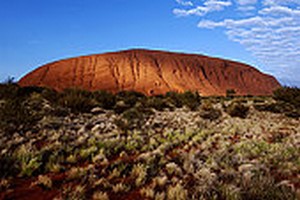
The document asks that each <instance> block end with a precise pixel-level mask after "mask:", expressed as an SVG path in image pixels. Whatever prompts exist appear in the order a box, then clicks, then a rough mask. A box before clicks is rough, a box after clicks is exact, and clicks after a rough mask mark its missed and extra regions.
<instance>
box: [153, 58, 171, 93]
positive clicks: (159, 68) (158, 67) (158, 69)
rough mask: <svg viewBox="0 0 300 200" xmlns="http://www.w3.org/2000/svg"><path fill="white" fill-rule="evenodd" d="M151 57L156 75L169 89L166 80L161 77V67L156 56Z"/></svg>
mask: <svg viewBox="0 0 300 200" xmlns="http://www.w3.org/2000/svg"><path fill="white" fill-rule="evenodd" d="M152 59H153V61H154V64H155V67H156V69H157V75H158V77H159V78H160V79H161V80H162V82H163V83H164V84H165V85H166V87H167V88H168V89H171V87H170V85H169V84H168V82H167V81H166V80H165V79H164V77H163V73H162V69H161V66H160V64H159V62H158V60H157V59H156V58H154V57H152Z"/></svg>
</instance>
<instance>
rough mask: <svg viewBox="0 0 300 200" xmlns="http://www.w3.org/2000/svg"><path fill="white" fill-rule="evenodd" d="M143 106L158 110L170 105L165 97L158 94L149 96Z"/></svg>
mask: <svg viewBox="0 0 300 200" xmlns="http://www.w3.org/2000/svg"><path fill="white" fill-rule="evenodd" d="M145 106H146V107H148V108H154V109H155V110H158V111H163V110H164V109H165V108H169V107H170V106H169V105H168V103H167V99H165V98H164V97H160V96H152V97H149V98H148V99H147V101H146V103H145Z"/></svg>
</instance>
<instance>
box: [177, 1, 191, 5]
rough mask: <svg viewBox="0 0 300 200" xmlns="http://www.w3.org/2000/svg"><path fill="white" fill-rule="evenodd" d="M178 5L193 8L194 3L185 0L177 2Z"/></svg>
mask: <svg viewBox="0 0 300 200" xmlns="http://www.w3.org/2000/svg"><path fill="white" fill-rule="evenodd" d="M176 2H177V3H179V4H180V5H182V6H193V5H194V4H193V2H191V1H184V0H176Z"/></svg>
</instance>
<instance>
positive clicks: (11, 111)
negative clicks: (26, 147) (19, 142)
mask: <svg viewBox="0 0 300 200" xmlns="http://www.w3.org/2000/svg"><path fill="white" fill-rule="evenodd" d="M41 118H42V116H41V115H40V113H39V112H37V111H35V110H34V109H32V108H31V107H30V106H28V104H27V102H26V101H25V99H22V98H21V99H19V98H15V99H8V100H6V101H5V103H4V104H3V105H2V106H0V129H2V130H3V131H5V132H6V133H13V132H16V131H17V132H20V133H21V134H22V133H24V132H26V131H28V130H30V129H32V128H33V126H34V125H35V124H36V122H37V121H39V120H40V119H41Z"/></svg>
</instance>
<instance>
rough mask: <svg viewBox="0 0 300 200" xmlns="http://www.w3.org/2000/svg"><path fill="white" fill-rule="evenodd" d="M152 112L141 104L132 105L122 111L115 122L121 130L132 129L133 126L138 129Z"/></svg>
mask: <svg viewBox="0 0 300 200" xmlns="http://www.w3.org/2000/svg"><path fill="white" fill-rule="evenodd" d="M152 114H153V113H152V111H151V110H149V109H147V108H144V107H143V106H142V105H141V106H137V107H133V108H130V109H127V110H126V111H124V112H123V113H122V115H121V118H120V119H119V120H117V121H116V124H117V126H118V127H119V128H120V129H121V130H123V131H128V130H133V129H134V128H138V129H140V128H142V125H143V124H144V122H145V120H147V119H148V117H149V116H150V115H152Z"/></svg>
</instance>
